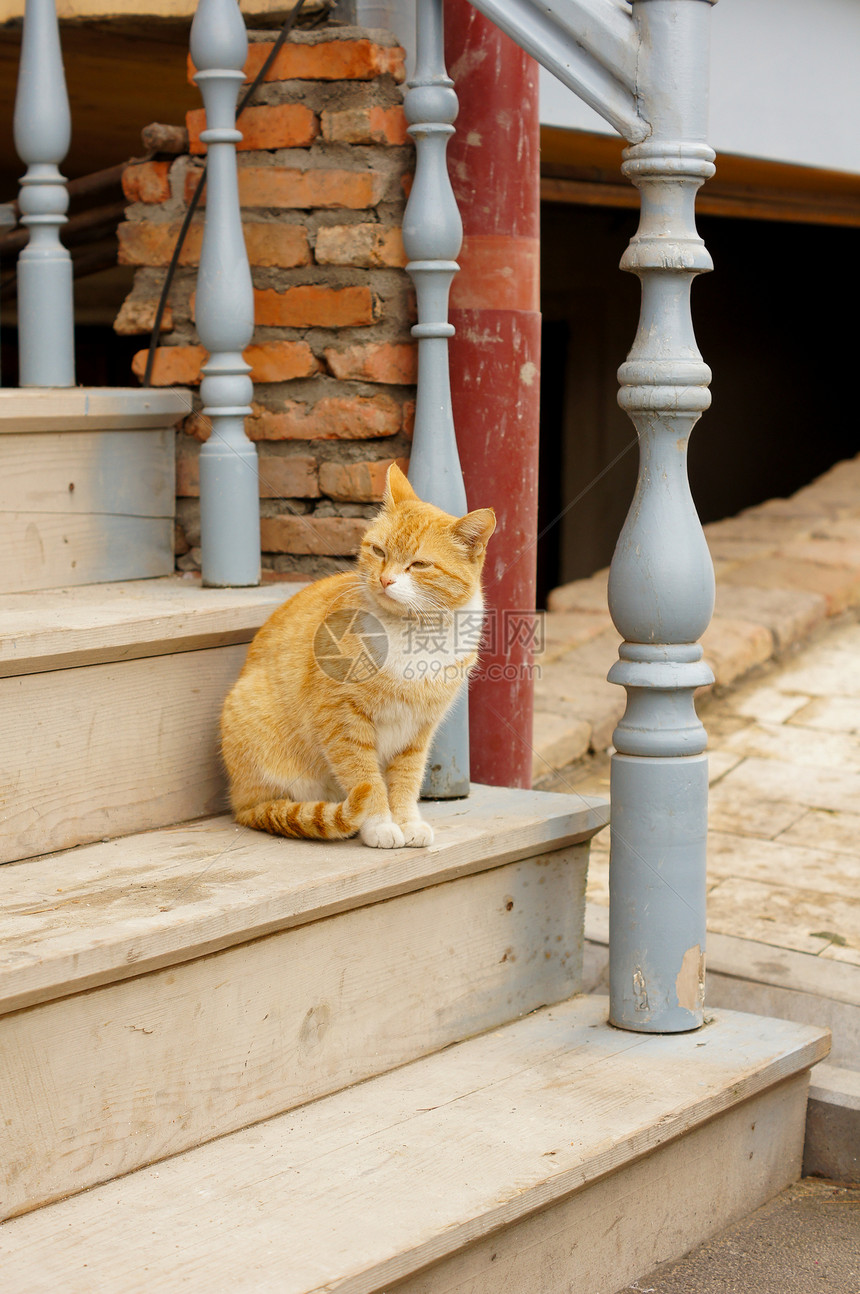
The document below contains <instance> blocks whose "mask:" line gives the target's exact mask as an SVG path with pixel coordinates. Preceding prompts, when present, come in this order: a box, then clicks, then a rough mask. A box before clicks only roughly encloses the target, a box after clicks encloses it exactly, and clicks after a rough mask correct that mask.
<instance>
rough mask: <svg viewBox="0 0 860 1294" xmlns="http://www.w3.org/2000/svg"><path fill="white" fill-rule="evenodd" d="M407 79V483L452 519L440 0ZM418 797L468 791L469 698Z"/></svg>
mask: <svg viewBox="0 0 860 1294" xmlns="http://www.w3.org/2000/svg"><path fill="white" fill-rule="evenodd" d="M416 36H417V39H416V64H415V73H414V75H413V76H412V78H411V79H410V81H409V89H408V92H407V94H406V102H405V110H406V119H407V121H408V122H409V134H410V135H411V136H412V138H413V139H414V141H415V154H416V156H415V179H414V182H413V185H412V189H411V192H410V194H409V201H408V202H407V204H406V211H405V213H404V216H403V246H404V248H405V250H406V255H407V256H408V257H409V263H408V265H407V266H406V269H407V271H408V273H409V275H410V276H411V278H412V281H413V283H414V284H415V293H416V297H417V305H418V322H417V324H415V326H414V327H413V329H412V335H413V337H415V339H416V340H417V342H418V388H417V393H416V403H415V430H414V434H413V438H412V452H411V454H410V457H409V479H410V481H411V482H412V484H413V485H414V487H415V490H416V491H417V493H418V495H419V496H420V497H421V498H422V499H426V500H427V502H428V503H435V504H436V506H437V507H438V508H442V509H444V511H445V512H448V513H451V514H452V515H453V516H456V517H461V516H463V514H464V513H465V512H466V508H467V504H466V489H465V486H464V485H463V473H462V471H461V470H460V458H459V454H458V452H457V440H456V437H455V434H454V417H453V414H452V411H451V380H450V376H449V371H448V339H449V338H450V337H452V336H453V335H454V329H453V327H452V326H451V324H449V323H448V294H449V292H450V289H451V282H452V280H453V278H454V275H455V274H456V273H457V270H458V269H459V266H458V264H457V260H456V258H457V256H458V255H459V253H460V245H461V243H462V241H463V224H462V221H461V220H460V213H459V211H458V210H457V202H456V200H455V198H454V191H453V189H452V187H451V181H450V179H449V178H448V168H447V165H446V159H445V153H446V149H447V147H448V140H449V139H450V138H451V136H452V135H453V133H454V125H453V123H454V120H455V118H456V116H457V107H458V104H457V96H456V94H455V93H454V83H453V81H452V80H451V78H450V77H449V76H448V73H447V71H446V70H445V52H444V31H443V16H442V0H419V3H418V12H417V32H416ZM422 794H423V795H424V796H426V797H428V798H440V799H452V798H456V797H457V796H465V795H468V794H469V710H468V694H467V692H466V691H465V689H464V690H463V691H462V692H461V694H460V696H459V698H458V700H457V702H456V703H455V706H454V708H453V710H451V712H450V713H449V714H448V715H447V716H446V718H445V721H444V723H443V726H442V728H441V729H440V730H439V732H438V733H437V735H436V739H435V741H434V744H433V749H432V752H431V755H430V758H429V760H428V761H427V773H426V775H425V779H424V787H423V789H422Z"/></svg>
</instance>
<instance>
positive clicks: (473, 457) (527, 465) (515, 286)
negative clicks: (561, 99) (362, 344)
mask: <svg viewBox="0 0 860 1294" xmlns="http://www.w3.org/2000/svg"><path fill="white" fill-rule="evenodd" d="M445 60H446V64H447V67H448V73H449V75H450V76H451V78H452V79H453V81H454V86H455V89H456V92H457V97H458V99H459V101H460V111H459V114H458V116H457V120H456V122H455V126H456V134H455V135H454V137H453V139H452V140H451V143H450V144H449V146H448V165H449V170H450V174H451V182H452V184H453V187H454V193H455V194H456V197H457V203H458V205H459V208H460V213H461V215H462V218H463V233H464V239H463V250H462V253H461V255H460V258H459V264H460V273H459V274H457V275H456V277H455V279H454V283H453V286H452V289H451V311H450V320H451V323H452V324H453V325H454V327H455V328H456V336H455V337H454V339H453V341H452V343H451V347H450V364H451V394H452V402H453V409H454V426H455V427H456V429H457V444H458V446H459V450H460V459H461V462H462V465H463V476H464V478H465V484H466V495H467V498H468V501H469V507H470V508H482V507H491V508H494V509H495V512H496V517H497V527H498V528H497V530H496V533H495V535H494V536H493V538H492V539H491V541H490V546H489V550H488V554H487V564H486V566H485V568H484V572H485V574H484V586H485V593H486V601H487V608H488V641H487V645H486V646H485V648H484V650H483V651H482V653H481V669H480V673H479V676H478V677H477V678H475V679H474V680H473V682H472V685H471V687H470V692H469V711H470V725H469V727H470V761H471V775H472V780H473V781H475V782H487V783H490V784H491V785H493V786H530V785H531V762H532V749H531V741H532V712H533V682H532V676H531V665H532V644H531V642H530V641H529V639H530V637H531V635H532V634H533V631H534V605H535V561H536V552H535V541H536V536H537V480H538V474H537V467H538V415H539V397H540V382H539V375H540V374H539V365H540V312H539V311H540V259H539V258H540V241H539V234H540V208H539V170H538V167H539V146H540V135H539V122H538V78H537V64H536V63H535V62H534V61H533V60H532V59H531V58H530V57H529V56H528V55H527V54H524V53H523V51H522V50H521V49H520V48H519V47H518V46H517V45H515V44H514V42H513V41H512V40H510V39H509V37H507V36H505V35H503V33H502V32H500V31H499V30H498V28H496V27H494V26H493V24H492V23H491V22H489V21H488V20H487V19H486V18H484V17H483V15H482V14H480V13H478V12H477V11H476V10H475V9H473V8H472V6H471V5H470V4H469V3H468V2H467V0H445Z"/></svg>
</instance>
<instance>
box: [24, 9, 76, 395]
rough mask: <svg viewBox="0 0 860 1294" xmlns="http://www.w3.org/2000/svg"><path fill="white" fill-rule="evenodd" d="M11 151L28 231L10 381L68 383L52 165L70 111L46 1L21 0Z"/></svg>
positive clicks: (67, 316) (64, 196) (70, 341)
mask: <svg viewBox="0 0 860 1294" xmlns="http://www.w3.org/2000/svg"><path fill="white" fill-rule="evenodd" d="M14 139H15V149H16V151H17V153H18V156H19V157H20V158H21V160H22V162H25V163H26V164H27V173H26V175H25V176H24V177H23V179H22V180H21V193H20V196H19V199H18V205H19V208H20V211H21V223H22V224H24V225H26V226H27V228H28V229H29V231H30V239H29V242H28V243H27V246H26V247H25V248H24V249H23V251H22V252H21V254H20V256H19V257H18V343H19V369H18V374H19V377H18V380H19V384H20V385H21V386H74V385H75V349H74V345H75V342H74V329H75V322H74V306H73V299H72V259H71V257H70V255H69V253H68V251H67V250H66V248H65V247H63V245H62V243H61V242H60V226H61V225H64V224H65V223H66V211H67V210H68V206H69V194H68V190H67V188H66V181H65V179H64V178H63V176H62V175H61V174H60V171H59V163H60V162H61V161H62V160H63V158H64V157H65V156H66V153H67V152H68V151H69V143H70V140H71V115H70V112H69V98H68V95H67V93H66V79H65V74H64V72H63V58H62V53H61V51H60V32H59V26H58V23H57V11H56V9H55V7H54V0H27V5H26V9H25V11H24V30H23V35H22V39H21V62H20V69H19V73H18V89H17V93H16V96H15V118H14Z"/></svg>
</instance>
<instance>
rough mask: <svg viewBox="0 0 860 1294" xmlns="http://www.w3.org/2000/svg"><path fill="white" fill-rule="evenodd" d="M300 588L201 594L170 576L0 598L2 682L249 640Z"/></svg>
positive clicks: (196, 585) (193, 582) (187, 580)
mask: <svg viewBox="0 0 860 1294" xmlns="http://www.w3.org/2000/svg"><path fill="white" fill-rule="evenodd" d="M302 587H303V586H302V584H295V583H274V584H264V585H261V586H260V587H259V588H248V589H206V588H203V587H202V586H201V583H200V579H199V576H190V575H174V574H170V575H168V576H162V577H161V578H157V579H151V580H125V581H119V582H116V583H108V584H96V585H83V586H80V587H72V588H62V589H51V590H50V591H48V592H45V591H42V592H32V593H16V594H9V595H8V596H5V597H4V596H0V628H2V632H0V677H3V676H5V675H10V674H30V673H35V672H39V671H43V670H52V669H60V668H63V669H68V668H69V667H70V666H73V665H88V664H95V663H102V662H106V661H113V660H129V659H136V658H138V657H142V656H156V655H160V654H162V653H165V652H170V651H192V650H195V649H198V648H201V647H218V646H221V645H222V644H224V643H239V642H250V640H251V638H252V637H253V636H254V634H255V633H256V631H257V630H258V629H259V628H260V626H261V625H262V624H263V622H264V621H265V620H267V619H268V617H269V616H270V615H271V613H272V612H273V611H274V610H275V608H276V607H278V606H280V605H281V603H282V602H285V601H286V600H287V598H289V597H291V596H292V595H293V593H295V592H296V591H297V590H298V589H300V588H302Z"/></svg>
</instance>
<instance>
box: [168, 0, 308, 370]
mask: <svg viewBox="0 0 860 1294" xmlns="http://www.w3.org/2000/svg"><path fill="white" fill-rule="evenodd" d="M304 2H305V0H297V3H296V6H295V8H294V9H293V10H292V12H291V13H290V15H289V17H288V18H287V20H286V22H285V23H284V25H283V27H282V28H281V30H280V32H279V33H278V38H277V40H276V41H275V43H274V45H273V46H272V48H271V50H270V51H269V56H268V58H267V59H266V61H265V63H264V64H263V66H262V67H261V68H260V70H259V72H258V73H257V75H256V76H255V77H254V80H253V81H252V82H251V85H250V86H249V87H248V90H247V91H246V92H245V94H244V95H243V96H242V100H241V102H240V104H239V107H238V108H237V110H236V121H237V123H238V120H239V118H240V117H241V115H242V113H243V112H244V111H245V108H246V107H247V105H248V102H249V101H250V99H251V96H252V95H253V94H255V93H256V91H257V88H258V87H259V85H260V84H261V82H262V81H263V79H264V78H265V75H266V73H267V72H268V70H269V68H270V67H271V66H272V64H273V63H274V61H275V59H276V58H277V56H278V53H279V51H280V49H281V46H282V45H283V43H284V41H285V40H286V39H287V37H288V36H289V34H290V32H291V31H292V29H293V27H294V26H295V22H296V19H297V18H298V16H299V14H300V13H301V10H302V6H303V4H304ZM205 183H206V163H205V162H204V163H203V170H202V171H201V172H200V179H199V180H198V181H197V186H196V188H195V190H194V192H193V193H192V195H191V201H190V202H189V203H188V210H187V211H186V213H185V219H184V220H183V222H182V228H181V229H180V230H179V237H178V238H177V240H176V246H175V247H174V249H173V255H172V256H171V258H170V264H169V265H168V267H167V274H166V276H165V279H164V283H163V284H162V288H161V296H160V297H159V299H158V308H157V309H156V311H155V320H154V322H153V325H152V336H151V337H150V339H149V352H148V354H147V356H146V369H145V371H144V374H143V385H144V386H151V384H152V369H153V365H154V364H155V352H156V350H157V348H158V342H159V338H160V336H161V322H162V319H163V318H164V310H165V307H166V305H167V298H168V296H169V295H170V286H171V284H172V283H173V277H174V275H175V273H176V267H177V266H178V264H179V257H180V256H181V254H182V246H183V244H184V242H185V238H186V235H187V233H188V229H189V227H190V225H191V221H192V219H193V216H194V213H195V211H196V210H197V207H198V205H199V203H200V195H201V193H202V192H203V185H204V184H205Z"/></svg>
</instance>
